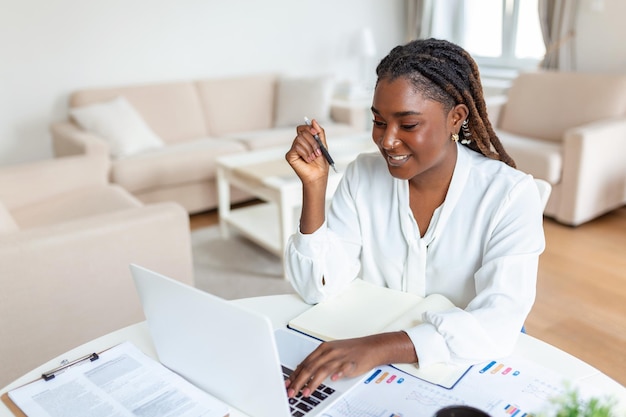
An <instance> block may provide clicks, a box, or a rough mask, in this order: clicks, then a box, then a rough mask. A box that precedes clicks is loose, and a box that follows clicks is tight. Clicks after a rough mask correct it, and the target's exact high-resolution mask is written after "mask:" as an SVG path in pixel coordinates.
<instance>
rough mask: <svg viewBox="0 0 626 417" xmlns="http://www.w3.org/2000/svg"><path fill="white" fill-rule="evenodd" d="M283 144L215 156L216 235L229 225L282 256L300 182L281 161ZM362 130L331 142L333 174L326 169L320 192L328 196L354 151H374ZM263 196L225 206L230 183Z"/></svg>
mask: <svg viewBox="0 0 626 417" xmlns="http://www.w3.org/2000/svg"><path fill="white" fill-rule="evenodd" d="M287 150H288V149H286V148H282V147H281V148H272V149H267V150H261V151H253V152H246V153H242V154H236V155H229V156H224V157H221V158H219V159H218V160H217V189H218V198H219V203H218V211H219V219H220V230H221V234H222V237H228V235H229V228H233V229H234V230H236V231H237V232H239V233H240V234H242V235H243V236H245V237H246V238H248V239H250V240H251V241H253V242H255V243H256V244H258V245H259V246H261V247H263V248H265V249H267V250H268V251H270V252H271V253H274V254H276V255H277V256H279V257H281V258H282V256H283V253H284V250H285V244H286V243H287V239H289V236H291V235H292V234H293V233H294V232H295V231H296V230H297V221H298V219H299V211H300V207H301V205H302V185H301V183H300V180H299V179H298V177H297V176H296V175H295V173H294V172H293V170H292V169H291V167H290V166H289V164H288V163H287V161H286V160H285V153H286V152H287ZM375 150H376V146H375V145H374V143H373V142H372V140H371V138H370V136H369V135H368V134H367V133H363V134H359V135H356V136H354V137H349V138H344V139H341V140H340V141H337V142H334V143H332V146H329V152H330V154H331V156H332V157H333V160H334V161H335V165H336V167H337V170H338V171H339V173H335V172H333V171H332V169H331V173H330V176H329V179H328V189H327V192H326V197H327V198H328V199H330V197H332V195H333V193H334V192H335V189H336V188H337V185H338V184H339V180H340V179H341V176H342V174H341V173H342V172H343V170H344V169H345V167H346V166H347V165H348V163H349V162H350V161H352V160H353V159H354V158H355V157H356V156H357V155H358V154H359V153H361V152H367V151H375ZM231 186H234V187H236V188H239V189H241V190H243V191H245V192H247V193H249V194H251V195H253V196H254V197H257V198H259V199H260V200H262V201H263V203H261V204H255V205H252V206H247V207H241V208H237V209H231V205H230V187H231Z"/></svg>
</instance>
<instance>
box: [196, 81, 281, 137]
mask: <svg viewBox="0 0 626 417" xmlns="http://www.w3.org/2000/svg"><path fill="white" fill-rule="evenodd" d="M275 82H276V76H274V75H254V76H242V77H236V78H221V79H220V78H214V79H207V80H199V81H197V82H196V86H197V89H198V94H199V95H200V100H201V102H202V110H203V112H204V118H205V120H206V123H207V126H208V134H207V135H205V136H212V137H219V136H224V135H225V134H228V133H231V132H237V131H245V130H257V129H269V128H270V127H272V122H273V114H274V113H273V111H274V109H273V106H274V90H275Z"/></svg>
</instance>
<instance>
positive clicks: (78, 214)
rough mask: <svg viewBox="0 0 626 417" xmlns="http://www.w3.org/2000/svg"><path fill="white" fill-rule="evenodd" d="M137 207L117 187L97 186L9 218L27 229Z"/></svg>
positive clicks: (26, 209)
mask: <svg viewBox="0 0 626 417" xmlns="http://www.w3.org/2000/svg"><path fill="white" fill-rule="evenodd" d="M141 205H142V204H141V202H139V200H137V199H136V198H135V197H133V196H132V195H131V194H129V193H128V192H126V191H125V190H124V189H123V188H122V187H120V186H117V185H100V186H94V187H85V188H82V189H79V190H76V191H73V192H68V193H64V194H60V195H57V196H55V197H53V198H50V199H48V200H46V201H43V202H40V203H38V204H33V205H30V206H26V207H23V208H19V209H15V210H13V212H12V215H13V218H14V219H15V221H16V222H17V224H18V225H19V227H20V229H30V228H35V227H42V226H47V225H50V224H56V223H62V222H66V221H70V220H75V219H79V218H83V217H90V216H94V215H97V214H101V213H110V212H114V211H117V210H125V209H127V208H129V207H140V206H141Z"/></svg>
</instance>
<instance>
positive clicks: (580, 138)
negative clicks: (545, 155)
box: [556, 118, 626, 226]
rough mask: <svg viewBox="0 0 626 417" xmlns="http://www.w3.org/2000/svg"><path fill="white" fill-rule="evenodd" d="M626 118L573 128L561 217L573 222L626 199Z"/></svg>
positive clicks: (567, 140) (566, 149) (566, 143)
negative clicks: (625, 160) (625, 156)
mask: <svg viewBox="0 0 626 417" xmlns="http://www.w3.org/2000/svg"><path fill="white" fill-rule="evenodd" d="M624 155H626V118H620V119H611V120H603V121H599V122H594V123H590V124H587V125H584V126H579V127H576V128H573V129H569V130H567V131H566V132H565V134H564V138H563V175H562V180H561V183H562V189H561V196H562V197H561V201H560V202H559V209H558V214H557V216H556V218H557V220H559V221H561V222H563V223H566V224H570V225H572V226H576V225H579V224H581V223H584V222H585V221H587V220H590V219H592V218H594V217H596V216H598V215H600V214H602V213H604V212H608V211H610V210H612V209H614V208H617V207H620V206H622V205H623V204H624V203H626V164H624Z"/></svg>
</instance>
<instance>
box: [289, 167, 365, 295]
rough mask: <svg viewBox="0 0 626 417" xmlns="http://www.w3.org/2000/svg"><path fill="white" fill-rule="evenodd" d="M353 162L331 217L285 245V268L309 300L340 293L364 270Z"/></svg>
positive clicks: (329, 215) (299, 291) (340, 184)
mask: <svg viewBox="0 0 626 417" xmlns="http://www.w3.org/2000/svg"><path fill="white" fill-rule="evenodd" d="M355 171H356V168H355V164H354V163H353V164H350V165H349V166H348V168H347V169H346V172H345V174H344V176H343V178H342V180H341V181H340V183H339V186H338V188H337V190H336V191H335V194H334V196H333V199H332V203H331V206H330V210H329V211H327V213H328V214H327V220H326V221H325V222H324V224H323V225H322V226H321V227H320V228H319V229H318V230H316V231H315V232H314V233H311V234H303V233H301V232H300V231H299V230H298V231H297V232H296V233H295V234H294V235H292V236H291V237H290V239H289V241H288V243H287V247H286V249H285V272H286V274H287V277H288V279H289V280H290V281H291V283H292V285H293V287H294V289H295V290H296V292H298V294H299V295H300V296H301V297H302V298H303V299H304V301H306V302H307V303H309V304H315V303H318V302H320V301H322V300H323V299H325V298H327V297H328V296H330V295H333V294H336V293H338V292H339V291H341V289H343V288H344V287H345V286H346V285H347V284H348V283H349V282H351V281H352V280H353V279H354V278H356V276H357V275H358V273H359V271H360V260H359V254H360V252H361V233H360V227H359V221H358V213H357V211H356V204H355V202H354V199H353V197H352V192H351V190H352V189H353V188H354V187H356V186H357V182H358V175H356V172H355Z"/></svg>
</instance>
